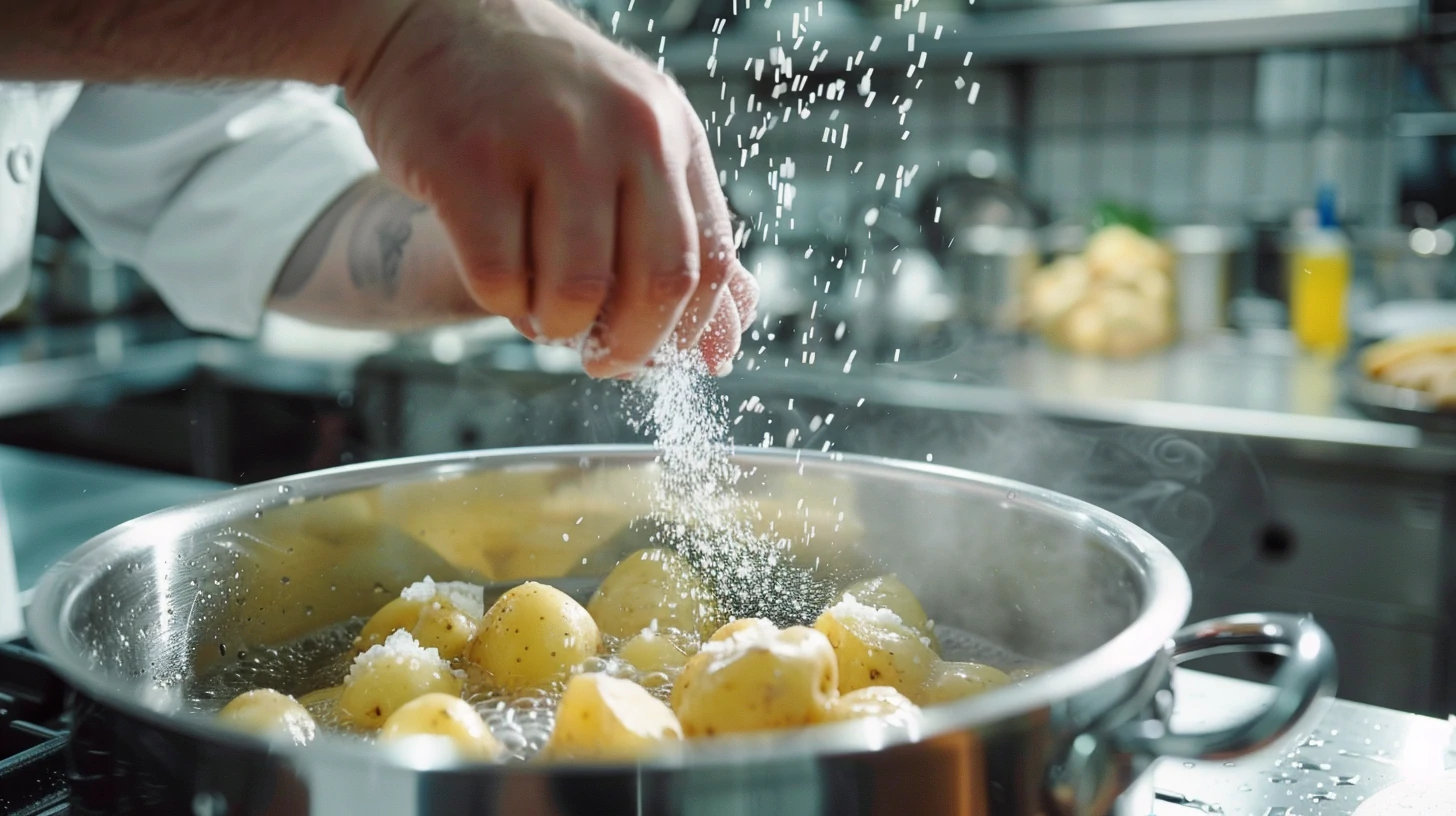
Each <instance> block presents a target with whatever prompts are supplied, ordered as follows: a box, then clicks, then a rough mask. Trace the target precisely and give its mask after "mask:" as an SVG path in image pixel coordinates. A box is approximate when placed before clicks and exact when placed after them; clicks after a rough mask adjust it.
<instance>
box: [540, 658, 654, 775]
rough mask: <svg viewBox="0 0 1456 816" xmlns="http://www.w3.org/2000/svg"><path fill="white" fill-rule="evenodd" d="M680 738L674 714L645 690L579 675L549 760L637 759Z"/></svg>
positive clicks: (565, 701) (564, 702)
mask: <svg viewBox="0 0 1456 816" xmlns="http://www.w3.org/2000/svg"><path fill="white" fill-rule="evenodd" d="M682 737H683V731H682V727H681V726H680V725H679V724H678V721H677V717H676V716H674V715H673V713H672V710H671V709H669V708H668V707H667V706H666V705H664V704H663V703H662V701H661V700H659V699H657V698H656V697H653V696H652V695H651V694H649V693H648V692H647V690H646V689H644V688H642V687H641V686H639V685H637V684H636V683H633V682H632V681H631V680H622V679H620V678H616V677H611V676H608V675H605V674H579V675H577V676H575V677H573V678H571V680H570V681H569V682H568V683H567V684H566V693H565V694H563V695H562V696H561V704H560V705H559V706H557V708H556V727H555V728H554V729H553V730H552V732H551V741H550V742H549V743H547V745H546V749H545V755H546V756H548V757H550V758H551V759H636V758H637V757H641V756H643V755H645V754H649V753H652V752H654V751H656V750H658V749H660V748H661V747H662V746H663V744H664V743H668V742H674V741H677V740H681V739H682Z"/></svg>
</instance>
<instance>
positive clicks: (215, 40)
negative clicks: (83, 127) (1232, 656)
mask: <svg viewBox="0 0 1456 816" xmlns="http://www.w3.org/2000/svg"><path fill="white" fill-rule="evenodd" d="M412 5H413V0H0V21H3V23H0V79H32V80H48V79H81V80H90V81H103V82H105V81H111V82H125V81H136V80H203V79H298V80H303V81H307V82H313V83H316V84H320V85H332V84H344V83H345V82H347V81H348V80H349V79H350V78H351V75H354V74H357V73H359V72H362V71H366V70H367V69H368V66H369V65H370V63H371V60H372V58H373V55H374V54H376V53H378V50H379V48H380V46H381V44H382V43H383V42H385V41H386V40H387V39H388V37H389V35H390V33H391V32H392V31H393V30H394V28H395V26H396V25H398V24H399V22H400V21H401V20H402V19H403V18H404V16H405V15H406V13H407V11H408V9H409V8H410V7H411V6H412Z"/></svg>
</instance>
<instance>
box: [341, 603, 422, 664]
mask: <svg viewBox="0 0 1456 816" xmlns="http://www.w3.org/2000/svg"><path fill="white" fill-rule="evenodd" d="M423 608H424V604H423V603H420V602H419V601H410V600H406V599H404V598H395V599H394V600H392V601H390V602H389V603H387V604H385V605H384V606H382V607H380V608H379V611H378V612H375V613H374V615H373V616H371V617H370V618H369V621H368V623H365V624H364V628H363V629H361V630H359V636H358V637H356V638H354V651H356V652H363V651H365V650H367V649H368V648H369V647H371V646H378V645H379V644H381V643H383V642H384V639H385V638H387V637H389V636H390V635H392V634H394V633H395V632H397V631H399V630H400V629H403V630H405V631H406V632H409V631H411V630H413V629H414V628H415V624H416V623H418V622H419V620H420V610H421V609H423Z"/></svg>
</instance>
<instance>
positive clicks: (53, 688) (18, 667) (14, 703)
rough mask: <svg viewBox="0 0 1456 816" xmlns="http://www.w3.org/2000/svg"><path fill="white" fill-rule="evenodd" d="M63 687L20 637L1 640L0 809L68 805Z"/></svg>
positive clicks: (37, 814) (46, 810) (47, 809)
mask: <svg viewBox="0 0 1456 816" xmlns="http://www.w3.org/2000/svg"><path fill="white" fill-rule="evenodd" d="M65 688H66V687H65V684H64V683H62V682H61V680H60V678H58V677H56V675H55V674H53V673H52V672H51V671H50V669H48V668H47V667H46V666H45V664H44V663H43V662H42V661H41V659H40V657H39V656H38V655H37V654H36V653H35V652H33V651H31V650H30V649H29V648H28V647H27V646H26V644H25V643H24V642H20V643H9V644H0V814H9V815H10V816H56V814H61V813H65V812H66V811H67V808H66V790H67V788H66V762H65V754H64V751H65V747H66V732H65V723H64V722H63V716H64V715H63V711H64V708H65Z"/></svg>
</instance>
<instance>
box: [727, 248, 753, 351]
mask: <svg viewBox="0 0 1456 816" xmlns="http://www.w3.org/2000/svg"><path fill="white" fill-rule="evenodd" d="M728 294H729V295H731V296H732V298H733V305H734V306H737V307H738V331H739V332H740V333H742V332H746V331H748V327H749V326H752V325H753V321H754V320H757V319H758V281H757V280H755V279H754V277H753V275H751V274H749V272H748V270H747V269H744V268H743V265H742V264H739V263H738V262H736V261H735V262H734V265H733V272H732V273H730V274H729V276H728Z"/></svg>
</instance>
